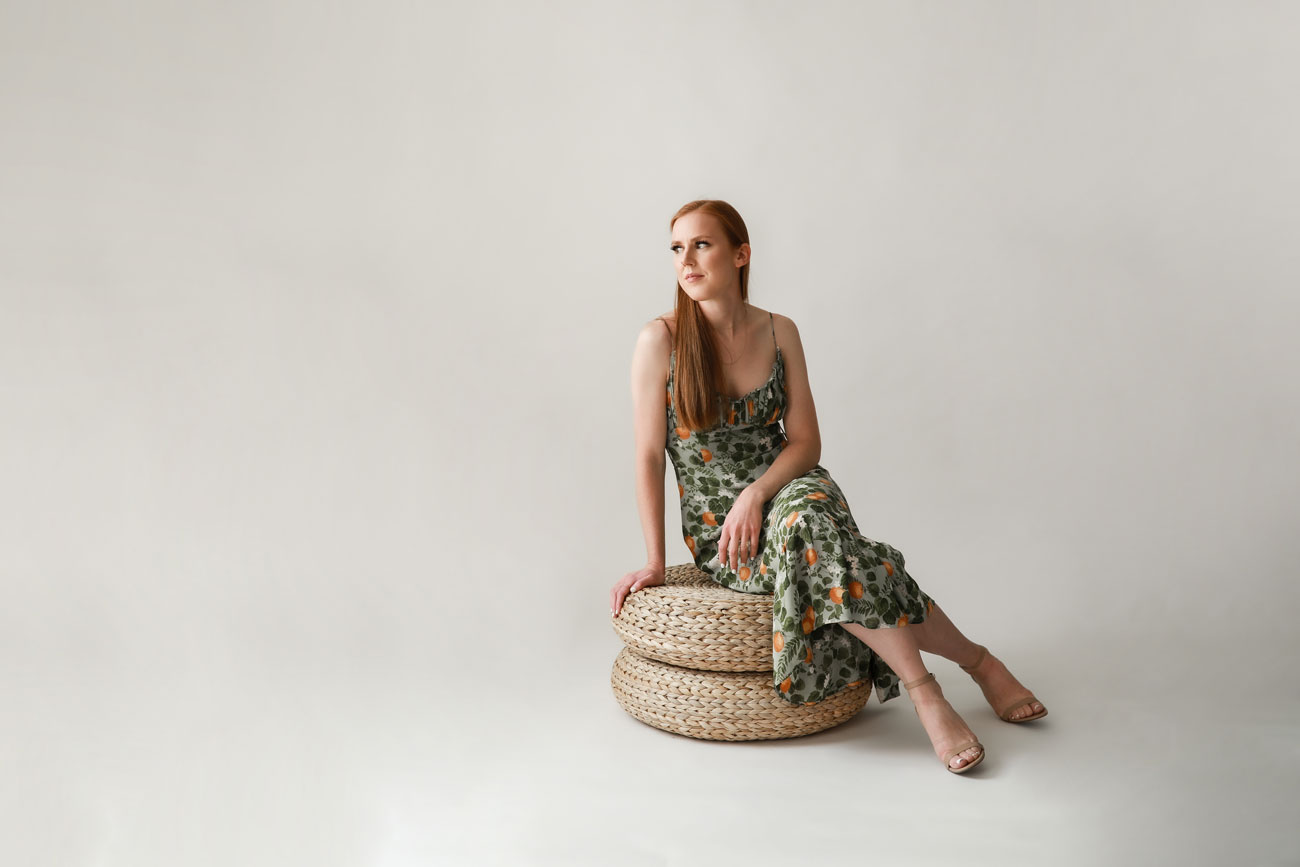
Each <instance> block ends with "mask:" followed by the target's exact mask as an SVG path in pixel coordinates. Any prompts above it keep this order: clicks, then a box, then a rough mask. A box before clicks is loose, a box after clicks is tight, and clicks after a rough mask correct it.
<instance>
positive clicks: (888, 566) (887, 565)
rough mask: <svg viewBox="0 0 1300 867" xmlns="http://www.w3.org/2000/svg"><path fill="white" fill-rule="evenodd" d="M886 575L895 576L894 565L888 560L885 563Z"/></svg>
mask: <svg viewBox="0 0 1300 867" xmlns="http://www.w3.org/2000/svg"><path fill="white" fill-rule="evenodd" d="M885 574H886V575H893V574H894V564H893V563H890V562H889V561H888V560H886V561H885Z"/></svg>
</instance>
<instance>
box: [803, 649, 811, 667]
mask: <svg viewBox="0 0 1300 867" xmlns="http://www.w3.org/2000/svg"><path fill="white" fill-rule="evenodd" d="M803 661H804V662H806V663H808V664H809V665H812V645H811V644H805V645H804V655H803Z"/></svg>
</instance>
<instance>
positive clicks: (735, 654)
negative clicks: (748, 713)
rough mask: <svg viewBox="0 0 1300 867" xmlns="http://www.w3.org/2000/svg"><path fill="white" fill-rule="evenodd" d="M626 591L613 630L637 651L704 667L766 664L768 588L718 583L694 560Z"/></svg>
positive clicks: (738, 667) (769, 636)
mask: <svg viewBox="0 0 1300 867" xmlns="http://www.w3.org/2000/svg"><path fill="white" fill-rule="evenodd" d="M664 581H665V583H664V584H662V585H656V586H653V587H643V588H641V589H640V590H638V591H636V592H635V593H629V594H628V595H627V598H626V599H624V600H623V607H622V608H621V609H620V610H619V612H618V616H617V617H613V618H612V619H611V622H612V623H613V625H614V632H615V634H617V635H618V637H619V638H620V639H621V640H622V641H623V643H624V644H626V645H627V646H628V647H630V648H632V649H633V650H635V651H636V652H637V653H638V654H640V655H641V656H645V657H648V658H650V659H657V660H659V661H660V662H667V663H670V664H672V665H678V666H682V667H684V668H697V669H704V670H707V671H749V672H757V671H771V670H772V594H771V593H742V592H740V591H739V590H732V589H730V588H728V587H723V586H722V585H721V584H718V583H716V582H715V581H714V580H713V579H711V578H710V577H709V576H708V574H706V573H705V572H702V571H701V570H700V569H698V568H696V566H695V564H694V563H683V564H681V565H678V566H669V567H668V568H667V569H665V570H664Z"/></svg>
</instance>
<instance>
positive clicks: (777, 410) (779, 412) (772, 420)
mask: <svg viewBox="0 0 1300 867" xmlns="http://www.w3.org/2000/svg"><path fill="white" fill-rule="evenodd" d="M780 414H781V407H779V406H778V407H777V408H776V409H774V410H772V417H771V418H769V419H768V420H767V423H768V424H771V423H772V422H774V421H776V417H777V416H778V415H780Z"/></svg>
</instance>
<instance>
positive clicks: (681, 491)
mask: <svg viewBox="0 0 1300 867" xmlns="http://www.w3.org/2000/svg"><path fill="white" fill-rule="evenodd" d="M684 496H686V489H685V488H683V487H682V486H681V485H678V486H677V499H679V500H680V499H681V498H682V497H684Z"/></svg>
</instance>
